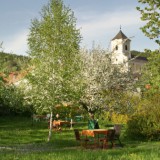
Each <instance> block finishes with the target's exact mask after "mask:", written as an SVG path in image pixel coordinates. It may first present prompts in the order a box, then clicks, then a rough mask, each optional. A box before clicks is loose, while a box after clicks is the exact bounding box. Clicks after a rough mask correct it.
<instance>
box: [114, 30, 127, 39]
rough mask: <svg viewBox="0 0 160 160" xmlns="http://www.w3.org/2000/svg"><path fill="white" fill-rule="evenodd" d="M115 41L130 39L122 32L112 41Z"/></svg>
mask: <svg viewBox="0 0 160 160" xmlns="http://www.w3.org/2000/svg"><path fill="white" fill-rule="evenodd" d="M115 39H128V37H127V36H126V35H125V34H124V33H123V32H122V31H121V30H120V31H119V32H118V34H117V35H116V36H115V37H114V38H113V39H112V40H115Z"/></svg>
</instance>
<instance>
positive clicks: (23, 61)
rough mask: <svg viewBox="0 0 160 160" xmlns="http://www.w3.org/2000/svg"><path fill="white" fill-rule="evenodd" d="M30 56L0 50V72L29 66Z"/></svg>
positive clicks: (18, 69)
mask: <svg viewBox="0 0 160 160" xmlns="http://www.w3.org/2000/svg"><path fill="white" fill-rule="evenodd" d="M29 61H30V58H29V57H27V56H22V55H16V54H9V53H4V52H0V72H3V73H10V72H15V71H20V70H23V69H25V68H27V66H28V64H29Z"/></svg>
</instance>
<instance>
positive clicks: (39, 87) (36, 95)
mask: <svg viewBox="0 0 160 160" xmlns="http://www.w3.org/2000/svg"><path fill="white" fill-rule="evenodd" d="M80 40H81V36H80V32H79V30H78V29H77V28H76V19H75V17H74V14H73V12H72V11H71V9H69V8H68V7H66V6H65V5H64V4H63V2H62V1H61V0H50V2H49V3H48V5H46V6H44V7H43V9H42V11H41V19H37V18H35V19H34V20H32V24H31V27H30V34H29V37H28V45H29V56H30V57H31V59H32V71H31V74H30V75H29V76H28V79H29V83H30V84H31V87H30V89H29V91H30V92H29V96H28V101H30V100H31V101H33V102H34V104H35V105H36V109H37V110H41V111H42V110H43V111H46V112H50V113H51V115H52V112H53V110H55V109H56V105H58V104H62V102H67V103H68V102H71V101H74V99H76V98H77V96H78V93H79V90H78V84H79V80H80V77H81V76H80V65H81V64H80V56H79V43H80ZM50 122H51V121H50Z"/></svg>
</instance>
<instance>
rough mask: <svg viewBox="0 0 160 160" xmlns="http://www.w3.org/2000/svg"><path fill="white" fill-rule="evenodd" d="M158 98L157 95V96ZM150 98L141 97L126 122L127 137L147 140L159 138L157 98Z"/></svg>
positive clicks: (159, 121)
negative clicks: (134, 110)
mask: <svg viewBox="0 0 160 160" xmlns="http://www.w3.org/2000/svg"><path fill="white" fill-rule="evenodd" d="M157 98H158V97H157ZM157 100H158V99H156V98H155V97H154V98H151V99H149V100H147V99H143V100H142V101H141V102H140V103H139V105H138V107H137V110H136V112H135V113H134V114H133V115H132V116H131V117H130V120H129V121H128V123H127V134H128V136H129V137H131V138H134V139H138V138H143V139H147V140H155V139H160V110H159V105H160V104H159V103H157V102H159V100H158V101H157Z"/></svg>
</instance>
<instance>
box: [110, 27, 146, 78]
mask: <svg viewBox="0 0 160 160" xmlns="http://www.w3.org/2000/svg"><path fill="white" fill-rule="evenodd" d="M130 45H131V40H130V39H129V38H128V37H127V36H126V35H125V34H124V33H123V32H122V31H121V29H120V31H119V32H118V34H117V35H116V36H115V37H114V38H113V39H112V40H111V54H112V62H113V64H124V68H123V70H125V71H128V70H129V68H130V67H131V70H132V72H133V74H134V75H135V76H136V75H139V74H140V73H141V70H142V67H143V66H144V64H145V63H146V62H147V59H146V57H135V56H133V55H132V54H131V49H130V48H131V47H130Z"/></svg>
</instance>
